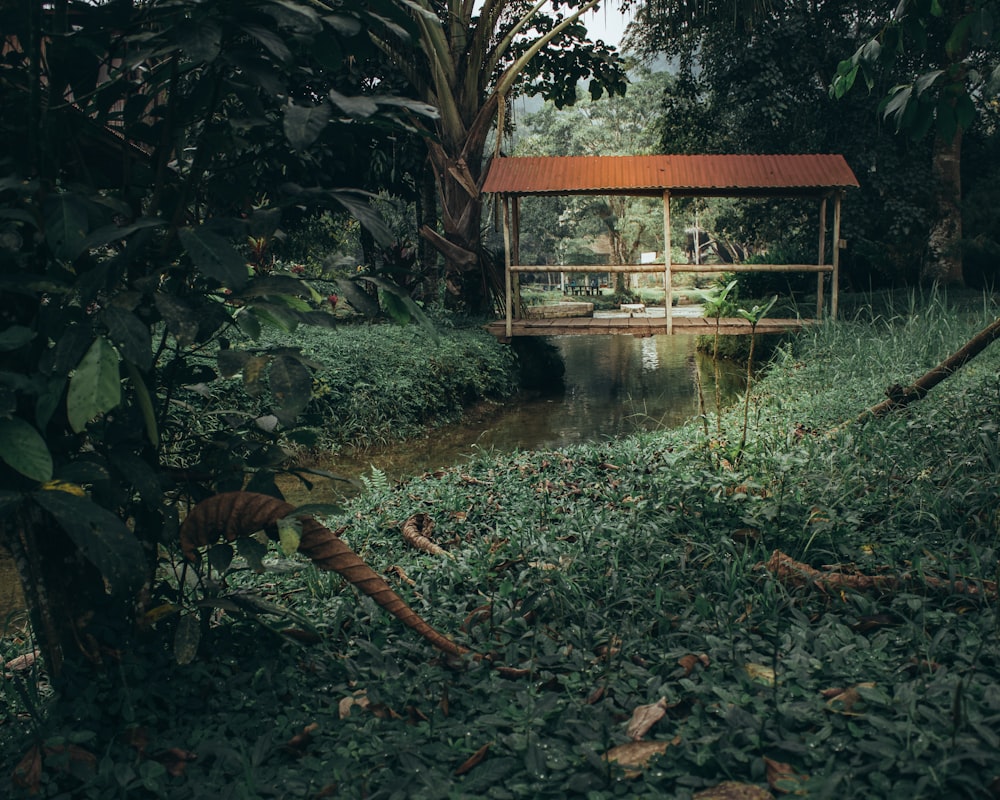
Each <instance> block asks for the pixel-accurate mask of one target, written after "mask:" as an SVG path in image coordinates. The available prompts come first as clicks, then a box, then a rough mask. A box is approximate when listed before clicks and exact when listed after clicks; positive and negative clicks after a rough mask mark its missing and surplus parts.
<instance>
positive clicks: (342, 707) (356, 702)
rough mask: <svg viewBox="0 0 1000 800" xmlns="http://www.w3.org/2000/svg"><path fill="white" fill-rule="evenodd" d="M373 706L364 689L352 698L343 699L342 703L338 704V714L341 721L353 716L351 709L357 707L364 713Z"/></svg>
mask: <svg viewBox="0 0 1000 800" xmlns="http://www.w3.org/2000/svg"><path fill="white" fill-rule="evenodd" d="M369 705H371V703H369V701H368V695H367V693H366V692H365V690H364V689H359V690H358V691H356V692H355V693H354V694H353V695H351V696H350V697H342V698H341V699H340V702H339V703H338V704H337V714H338V716H339V717H340V719H347V718H348V717H349V716H351V709H352V708H354V707H355V706H357V707H358V708H360V709H361V710H362V711H364V710H365V709H366V708H368V706H369Z"/></svg>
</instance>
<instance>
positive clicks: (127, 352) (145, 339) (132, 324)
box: [101, 306, 153, 370]
mask: <svg viewBox="0 0 1000 800" xmlns="http://www.w3.org/2000/svg"><path fill="white" fill-rule="evenodd" d="M101 320H102V322H104V324H105V325H106V326H107V328H108V337H109V338H110V339H111V341H112V342H113V343H114V345H115V346H116V347H117V348H118V351H119V352H120V353H121V354H122V356H123V357H124V358H125V360H126V361H129V362H130V363H132V364H135V365H136V366H137V367H139V369H143V370H147V369H149V368H150V367H151V366H152V364H153V340H152V337H151V336H150V334H149V326H148V325H146V323H144V322H143V321H142V320H140V319H139V318H138V317H137V316H136V315H135V314H133V313H132V312H131V311H128V310H127V309H124V308H118V307H117V306H108V307H107V308H105V309H104V310H102V311H101Z"/></svg>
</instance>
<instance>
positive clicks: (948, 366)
mask: <svg viewBox="0 0 1000 800" xmlns="http://www.w3.org/2000/svg"><path fill="white" fill-rule="evenodd" d="M997 339H1000V319H997V320H994V321H993V323H991V324H990V325H988V326H987V327H985V328H983V330H981V331H980V332H979V333H977V334H976V335H975V336H973V337H972V338H971V339H970V340H969V341H968V342H966V344H965V345H964V346H963V347H962V348H961V349H959V350H957V351H956V352H954V353H953V354H952V355H950V356H948V358H946V359H945V360H944V361H942V362H941V363H940V364H938V365H937V366H936V367H934V369H932V370H930V371H929V372H925V373H924V374H923V375H921V376H920V377H919V378H917V380H915V381H914V382H913V383H911V384H910V385H909V386H900V385H899V384H898V383H897V384H893V385H892V386H890V387H889V388H888V389H886V390H885V393H886V399H885V400H883V401H882V402H881V403H878V404H876V405H874V406H872V407H871V408H866V409H865V410H864V411H862V412H861V413H860V414H858V416H857V417H855V418H854V420H849V421H848V422H845V423H843V424H842V425H839V426H837V428H835V429H834V430H835V431H837V430H840V429H841V428H844V427H846V426H848V425H849V424H850V423H851V422H864V421H865V420H866V419H868V418H869V417H883V416H885V415H886V414H888V413H890V412H892V411H895V410H897V409H900V408H904V407H905V406H908V405H909V404H910V403H913V402H916V401H917V400H922V399H923V398H924V397H926V396H927V393H928V392H929V391H930V390H931V389H933V388H934V387H935V386H937V385H938V384H939V383H941V381H943V380H944V379H945V378H948V377H950V376H951V375H954V374H955V373H956V372H958V370H959V369H961V368H962V367H964V366H965V365H966V364H967V363H968V362H969V361H971V360H972V359H973V358H975V357H976V356H977V355H979V354H980V353H981V352H983V350H985V349H986V348H987V347H989V345H991V344H992V343H993V342H994V341H996V340H997Z"/></svg>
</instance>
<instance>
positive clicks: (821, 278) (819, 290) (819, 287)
mask: <svg viewBox="0 0 1000 800" xmlns="http://www.w3.org/2000/svg"><path fill="white" fill-rule="evenodd" d="M825 260H826V198H825V197H824V198H823V199H822V200H821V201H820V204H819V260H818V261H817V262H816V263H817V264H818V265H819V266H821V267H822V266H823V264H824V262H825ZM824 283H826V273H824V272H817V273H816V319H823V285H824Z"/></svg>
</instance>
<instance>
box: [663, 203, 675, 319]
mask: <svg viewBox="0 0 1000 800" xmlns="http://www.w3.org/2000/svg"><path fill="white" fill-rule="evenodd" d="M673 283H674V276H673V275H672V274H671V269H670V192H668V191H664V192H663V316H664V317H666V320H667V333H668V334H670V333H673V332H674V312H673V305H674V304H673V297H672V295H673Z"/></svg>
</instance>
